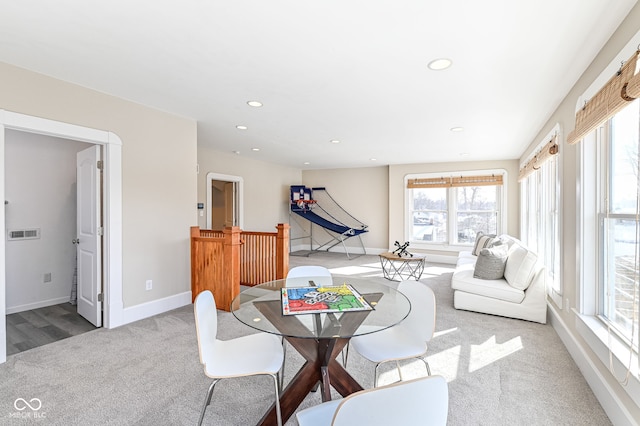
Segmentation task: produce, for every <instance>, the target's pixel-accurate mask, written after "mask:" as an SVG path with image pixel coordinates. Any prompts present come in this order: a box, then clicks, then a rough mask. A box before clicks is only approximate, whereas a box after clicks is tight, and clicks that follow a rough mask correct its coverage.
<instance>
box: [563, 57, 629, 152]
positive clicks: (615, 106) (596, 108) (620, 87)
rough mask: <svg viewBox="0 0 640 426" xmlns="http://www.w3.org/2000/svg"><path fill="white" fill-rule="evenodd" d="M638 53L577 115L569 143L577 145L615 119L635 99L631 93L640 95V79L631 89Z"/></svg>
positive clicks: (568, 139)
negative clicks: (606, 122) (608, 121)
mask: <svg viewBox="0 0 640 426" xmlns="http://www.w3.org/2000/svg"><path fill="white" fill-rule="evenodd" d="M638 53H639V52H638V51H636V52H634V54H633V55H632V56H631V57H630V58H629V60H628V61H627V62H625V63H624V64H623V65H622V67H621V68H620V70H619V71H618V72H617V73H616V75H614V76H613V77H611V78H610V79H609V81H608V82H607V83H606V84H605V85H604V86H603V87H602V89H600V90H599V91H598V93H596V94H595V96H594V97H593V98H591V99H589V101H588V102H586V103H585V105H584V107H583V108H582V109H580V110H579V111H578V112H577V113H576V127H575V129H574V130H573V131H572V132H571V133H569V137H568V138H567V143H569V144H575V143H577V142H579V141H580V140H582V138H584V137H585V136H586V135H588V134H589V133H591V132H592V131H593V130H595V129H596V127H598V126H599V125H600V124H602V123H604V122H605V121H606V120H608V119H609V118H611V117H613V116H614V115H615V114H616V113H617V112H618V111H620V110H621V109H622V108H624V107H625V106H626V105H628V102H630V101H632V100H634V99H635V97H634V96H633V95H631V94H630V93H631V92H633V93H636V89H635V87H636V86H638V88H639V89H638V90H637V93H638V94H640V77H638V80H639V81H637V82H635V83H636V85H634V86H633V89H632V90H630V89H631V86H630V82H631V81H632V78H633V77H636V76H635V75H634V74H635V72H636V63H637V60H638ZM636 96H637V95H636Z"/></svg>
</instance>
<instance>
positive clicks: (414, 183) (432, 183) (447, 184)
mask: <svg viewBox="0 0 640 426" xmlns="http://www.w3.org/2000/svg"><path fill="white" fill-rule="evenodd" d="M502 184H503V178H502V175H479V176H448V177H445V176H443V177H439V178H424V179H420V178H418V179H409V180H407V188H452V187H461V186H491V185H494V186H495V185H502Z"/></svg>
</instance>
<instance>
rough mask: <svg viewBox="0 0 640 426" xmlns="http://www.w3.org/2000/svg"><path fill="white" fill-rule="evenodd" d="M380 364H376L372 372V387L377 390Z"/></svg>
mask: <svg viewBox="0 0 640 426" xmlns="http://www.w3.org/2000/svg"><path fill="white" fill-rule="evenodd" d="M380 364H381V363H377V364H376V368H375V370H374V372H373V387H374V388H377V387H378V367H379V366H380Z"/></svg>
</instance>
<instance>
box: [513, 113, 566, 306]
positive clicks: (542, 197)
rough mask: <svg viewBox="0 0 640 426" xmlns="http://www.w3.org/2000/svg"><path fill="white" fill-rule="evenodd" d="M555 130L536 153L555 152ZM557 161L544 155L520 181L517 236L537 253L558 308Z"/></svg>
mask: <svg viewBox="0 0 640 426" xmlns="http://www.w3.org/2000/svg"><path fill="white" fill-rule="evenodd" d="M559 131H560V128H559V125H556V127H555V128H554V130H552V132H551V133H550V134H549V136H547V137H546V138H545V139H544V140H543V141H544V143H543V144H541V149H540V150H539V151H538V153H543V152H544V150H545V149H548V148H547V147H549V146H551V147H553V146H555V147H556V148H555V151H554V152H555V153H557V145H556V143H557V141H556V138H557V134H558V133H559ZM547 141H551V142H547ZM547 152H548V151H547ZM545 154H546V153H545ZM536 157H538V154H536ZM558 161H559V159H558V156H557V155H555V154H553V155H548V154H547V155H546V158H545V159H544V161H543V162H539V163H536V167H535V171H532V173H530V174H528V176H526V177H525V178H521V179H520V197H521V198H520V200H521V204H520V237H521V239H522V240H523V242H525V243H526V244H527V246H528V247H530V248H531V250H533V251H535V252H536V253H537V254H538V259H540V260H541V261H542V263H543V264H544V266H545V272H546V274H547V277H546V282H547V292H548V293H549V295H550V296H551V298H552V299H553V300H554V301H555V303H556V304H557V305H558V306H560V307H562V306H563V305H562V292H563V289H562V281H561V273H560V214H559V208H558V206H559V205H560V185H559V182H560V178H559V167H558Z"/></svg>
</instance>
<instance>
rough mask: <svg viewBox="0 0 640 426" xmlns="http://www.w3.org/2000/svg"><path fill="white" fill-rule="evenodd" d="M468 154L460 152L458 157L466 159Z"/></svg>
mask: <svg viewBox="0 0 640 426" xmlns="http://www.w3.org/2000/svg"><path fill="white" fill-rule="evenodd" d="M468 156H469V153H468V152H461V153H460V157H468Z"/></svg>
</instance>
